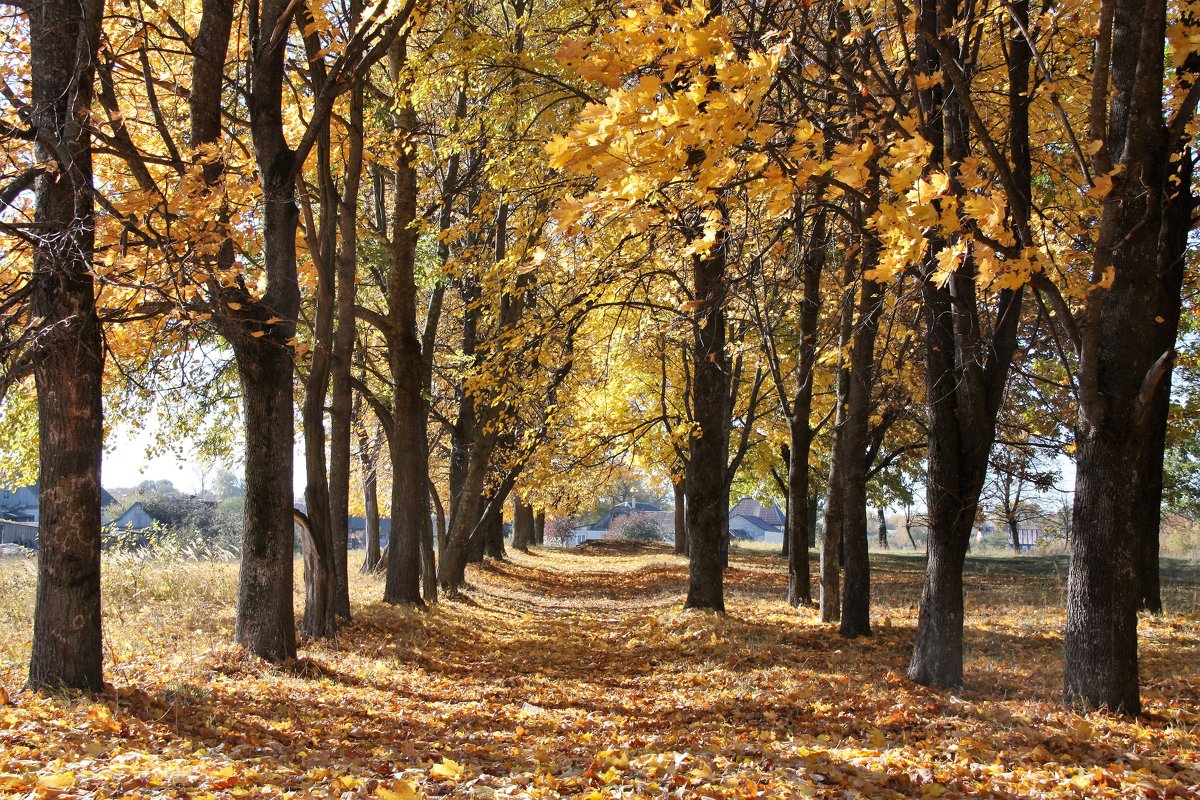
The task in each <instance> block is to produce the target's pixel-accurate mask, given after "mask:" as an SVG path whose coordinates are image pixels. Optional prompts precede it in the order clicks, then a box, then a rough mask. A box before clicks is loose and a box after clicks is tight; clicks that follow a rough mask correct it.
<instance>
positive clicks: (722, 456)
mask: <svg viewBox="0 0 1200 800" xmlns="http://www.w3.org/2000/svg"><path fill="white" fill-rule="evenodd" d="M719 210H720V211H721V213H722V216H724V207H723V206H722V207H720V209H719ZM724 222H726V220H724V219H723V220H722V223H724ZM726 247H727V241H726V238H725V235H724V233H719V234H718V236H717V242H716V244H714V245H713V250H712V252H711V253H710V254H709V255H706V256H699V255H697V256H694V257H693V280H694V287H693V288H694V297H695V301H696V302H697V303H699V304H700V305H699V308H698V309H697V311H696V320H695V325H694V329H693V331H694V332H693V336H694V341H693V349H692V357H693V367H694V370H695V374H694V377H693V381H692V413H693V414H694V415H695V419H696V423H697V426H698V427H699V431H698V432H697V435H696V436H693V437H692V440H691V451H690V455H689V458H688V463H689V465H690V466H691V470H690V474H689V480H688V487H687V523H688V547H689V551H690V552H689V570H688V572H689V580H688V594H687V602H686V603H685V607H686V608H707V609H713V610H716V611H724V610H725V596H724V575H723V574H722V567H723V563H722V562H723V550H724V547H725V536H726V532H727V531H728V527H729V484H728V482H727V481H726V480H725V472H726V461H727V459H728V457H729V426H728V417H729V399H728V398H729V370H728V364H727V358H726V354H725V296H726V292H727V287H726V284H725V267H726V263H725V262H726V257H727V253H726ZM722 523H724V524H722Z"/></svg>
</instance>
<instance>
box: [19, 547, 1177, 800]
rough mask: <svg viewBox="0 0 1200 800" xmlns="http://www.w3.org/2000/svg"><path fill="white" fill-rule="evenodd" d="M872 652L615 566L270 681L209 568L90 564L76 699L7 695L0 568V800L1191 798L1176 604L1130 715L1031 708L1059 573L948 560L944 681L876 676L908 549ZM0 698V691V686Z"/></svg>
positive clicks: (1027, 561) (765, 591) (767, 602)
mask: <svg viewBox="0 0 1200 800" xmlns="http://www.w3.org/2000/svg"><path fill="white" fill-rule="evenodd" d="M875 564H876V566H875V573H874V579H875V609H876V616H875V624H876V633H875V635H874V636H873V637H871V638H869V639H861V640H856V641H843V640H841V639H840V638H839V637H838V636H837V635H836V632H835V631H834V630H832V629H831V628H829V627H828V626H824V625H821V624H820V623H819V622H818V621H817V620H816V615H815V613H814V612H813V611H812V610H809V609H799V610H794V609H791V608H788V607H787V606H786V605H785V604H784V603H783V602H782V600H781V598H782V595H783V590H784V586H785V580H786V578H785V574H784V567H783V563H782V561H781V560H780V559H779V558H778V557H776V556H773V555H769V554H767V553H765V552H759V553H741V554H739V555H737V556H735V558H734V561H733V564H732V568H731V569H730V571H729V573H728V575H727V587H728V608H729V613H728V614H727V615H725V616H719V615H715V614H709V613H696V612H685V611H683V609H682V602H681V601H682V596H683V591H684V588H685V585H686V575H687V565H686V563H685V561H684V560H683V559H681V558H679V557H676V556H674V555H671V554H670V553H668V552H667V551H666V550H665V549H656V548H648V547H642V546H616V547H613V546H609V547H589V548H584V549H582V550H580V551H571V552H565V551H560V550H554V549H546V550H541V551H538V552H536V553H534V554H532V555H529V556H524V555H516V556H514V557H512V558H511V560H509V561H506V562H502V563H489V564H488V565H486V566H483V567H480V568H472V571H471V572H470V573H469V575H468V579H469V581H470V584H471V586H470V590H469V591H468V592H467V593H466V596H465V597H464V598H463V599H461V600H457V601H452V602H443V603H441V604H440V605H438V606H437V607H435V608H433V609H431V610H425V611H417V610H411V609H409V610H406V609H397V608H391V607H387V606H384V605H382V604H381V603H379V602H377V601H376V598H377V597H379V595H380V594H381V585H380V581H379V579H377V578H369V577H356V578H355V580H354V587H353V593H354V600H355V604H356V605H355V612H356V616H355V619H354V622H353V623H352V624H351V625H350V626H349V627H348V628H346V629H345V630H344V631H343V632H342V634H341V635H340V636H339V638H338V640H337V642H336V643H333V644H328V645H317V646H306V647H304V648H303V649H302V653H303V657H302V658H301V659H300V661H299V662H298V663H296V664H293V665H289V666H288V667H287V668H273V667H269V666H267V665H264V664H262V663H259V662H257V661H255V660H254V659H252V658H249V657H247V656H245V655H244V654H242V653H240V652H239V651H238V650H237V649H235V648H233V647H231V646H230V645H229V644H228V642H229V640H230V638H231V631H232V622H233V604H234V596H235V591H234V587H235V581H236V565H233V564H211V563H203V564H198V563H172V562H169V561H162V560H156V559H139V558H134V557H129V556H119V557H115V558H113V559H112V560H111V561H110V563H108V564H107V565H106V569H107V577H106V583H105V598H106V615H107V616H106V655H107V658H106V676H107V678H108V680H109V681H110V684H111V686H110V688H109V689H108V691H107V692H106V693H105V694H104V695H103V696H101V697H99V698H83V697H68V696H54V697H46V696H39V695H34V694H30V693H27V692H21V691H19V689H20V687H21V683H22V680H23V670H24V660H25V659H26V658H27V655H28V646H29V643H28V636H29V629H30V628H29V626H30V613H31V612H30V609H31V608H32V601H33V565H32V562H28V561H20V560H14V559H4V560H3V561H0V687H3V689H2V690H0V796H2V797H30V798H38V797H64V798H66V797H90V798H106V797H113V798H115V797H147V798H150V797H155V798H157V797H180V798H185V797H186V798H226V797H234V798H240V797H329V798H359V797H375V798H381V800H411V798H414V797H422V796H428V797H434V796H447V797H480V798H494V797H531V798H559V797H581V798H608V797H614V798H615V797H624V798H641V797H646V798H667V797H679V798H683V797H696V798H701V797H704V798H725V797H737V798H752V797H764V798H787V797H839V798H840V797H863V798H886V797H957V796H972V797H974V796H980V797H1072V796H1075V797H1079V796H1087V797H1150V798H1169V797H1200V786H1198V784H1200V675H1198V671H1200V615H1198V613H1197V610H1198V608H1200V588H1198V585H1197V581H1196V573H1195V567H1194V566H1190V567H1189V566H1187V565H1183V566H1176V567H1175V568H1173V569H1172V570H1171V571H1170V573H1169V575H1168V577H1169V578H1170V580H1169V581H1168V585H1167V590H1166V596H1167V601H1168V604H1169V605H1170V611H1169V613H1168V614H1167V615H1166V616H1164V617H1162V618H1159V619H1149V618H1147V619H1143V621H1142V627H1141V630H1142V633H1143V639H1142V641H1143V645H1142V664H1143V668H1142V671H1143V685H1144V692H1143V698H1144V704H1145V707H1146V713H1145V715H1144V716H1143V717H1142V718H1141V719H1139V720H1137V721H1133V720H1128V719H1119V718H1112V717H1108V716H1104V715H1100V714H1091V715H1087V716H1080V715H1078V714H1074V713H1071V712H1068V711H1065V710H1063V709H1062V708H1060V707H1059V705H1058V699H1059V691H1060V685H1061V677H1060V669H1061V664H1062V656H1061V644H1062V642H1061V629H1062V616H1063V614H1062V595H1063V578H1062V566H1063V565H1062V562H1061V561H1054V560H1049V559H1037V558H1019V559H988V558H980V559H975V560H972V562H971V564H970V568H969V569H970V573H971V574H970V576H969V580H968V587H969V588H968V606H969V609H970V611H969V619H968V632H967V641H968V652H967V664H968V667H967V668H968V675H969V684H968V686H967V687H966V688H964V689H963V690H961V691H957V692H943V691H933V690H928V689H924V688H921V687H917V686H914V685H912V684H911V683H909V682H908V681H907V680H905V678H904V666H905V663H906V659H907V657H908V654H909V651H910V648H911V645H912V639H913V629H914V625H915V617H916V602H917V598H918V596H919V591H920V580H921V575H922V573H921V568H922V564H921V560H920V559H919V558H917V557H916V556H908V557H904V556H884V557H878V558H876V559H875ZM4 690H6V691H4Z"/></svg>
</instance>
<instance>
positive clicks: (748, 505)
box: [729, 497, 787, 545]
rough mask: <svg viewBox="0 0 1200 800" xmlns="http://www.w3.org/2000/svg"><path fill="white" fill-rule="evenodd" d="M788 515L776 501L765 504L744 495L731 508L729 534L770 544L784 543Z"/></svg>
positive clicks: (732, 536) (736, 537)
mask: <svg viewBox="0 0 1200 800" xmlns="http://www.w3.org/2000/svg"><path fill="white" fill-rule="evenodd" d="M786 528H787V517H786V516H785V515H784V513H783V512H782V511H780V510H779V506H777V505H775V503H771V505H769V506H768V505H764V504H763V503H761V502H759V501H758V500H755V499H754V498H752V497H743V498H742V499H741V500H739V501H738V502H737V504H736V505H735V506H734V507H733V508H731V509H730V510H729V535H730V537H731V538H733V539H743V540H748V541H753V542H766V543H768V544H778V545H782V544H783V536H784V530H785V529H786Z"/></svg>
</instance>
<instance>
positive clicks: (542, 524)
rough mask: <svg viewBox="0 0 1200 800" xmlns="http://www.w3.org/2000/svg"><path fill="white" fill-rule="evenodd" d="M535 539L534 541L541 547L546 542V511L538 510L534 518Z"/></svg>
mask: <svg viewBox="0 0 1200 800" xmlns="http://www.w3.org/2000/svg"><path fill="white" fill-rule="evenodd" d="M533 530H534V541H533V543H534V544H536V545H537V546H539V547H541V546H542V545H544V544H545V543H546V512H545V511H542V510H538V512H537V515H536V516H535V517H534V518H533Z"/></svg>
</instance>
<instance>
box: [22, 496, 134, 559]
mask: <svg viewBox="0 0 1200 800" xmlns="http://www.w3.org/2000/svg"><path fill="white" fill-rule="evenodd" d="M40 496H41V489H40V487H39V485H38V484H36V483H35V484H33V485H32V486H16V487H12V488H7V487H0V544H18V545H22V546H24V547H33V548H36V547H37V536H38V518H39V516H40V512H39V508H38V503H39V499H40ZM115 502H117V501H116V499H115V498H114V497H113V496H112V495H111V494H109V493H108V492H107V491H105V490H104V489H101V490H100V508H101V509H104V508H107V507H109V506H110V505H112V504H113V503H115ZM103 520H104V517H103V511H102V512H101V521H103Z"/></svg>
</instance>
